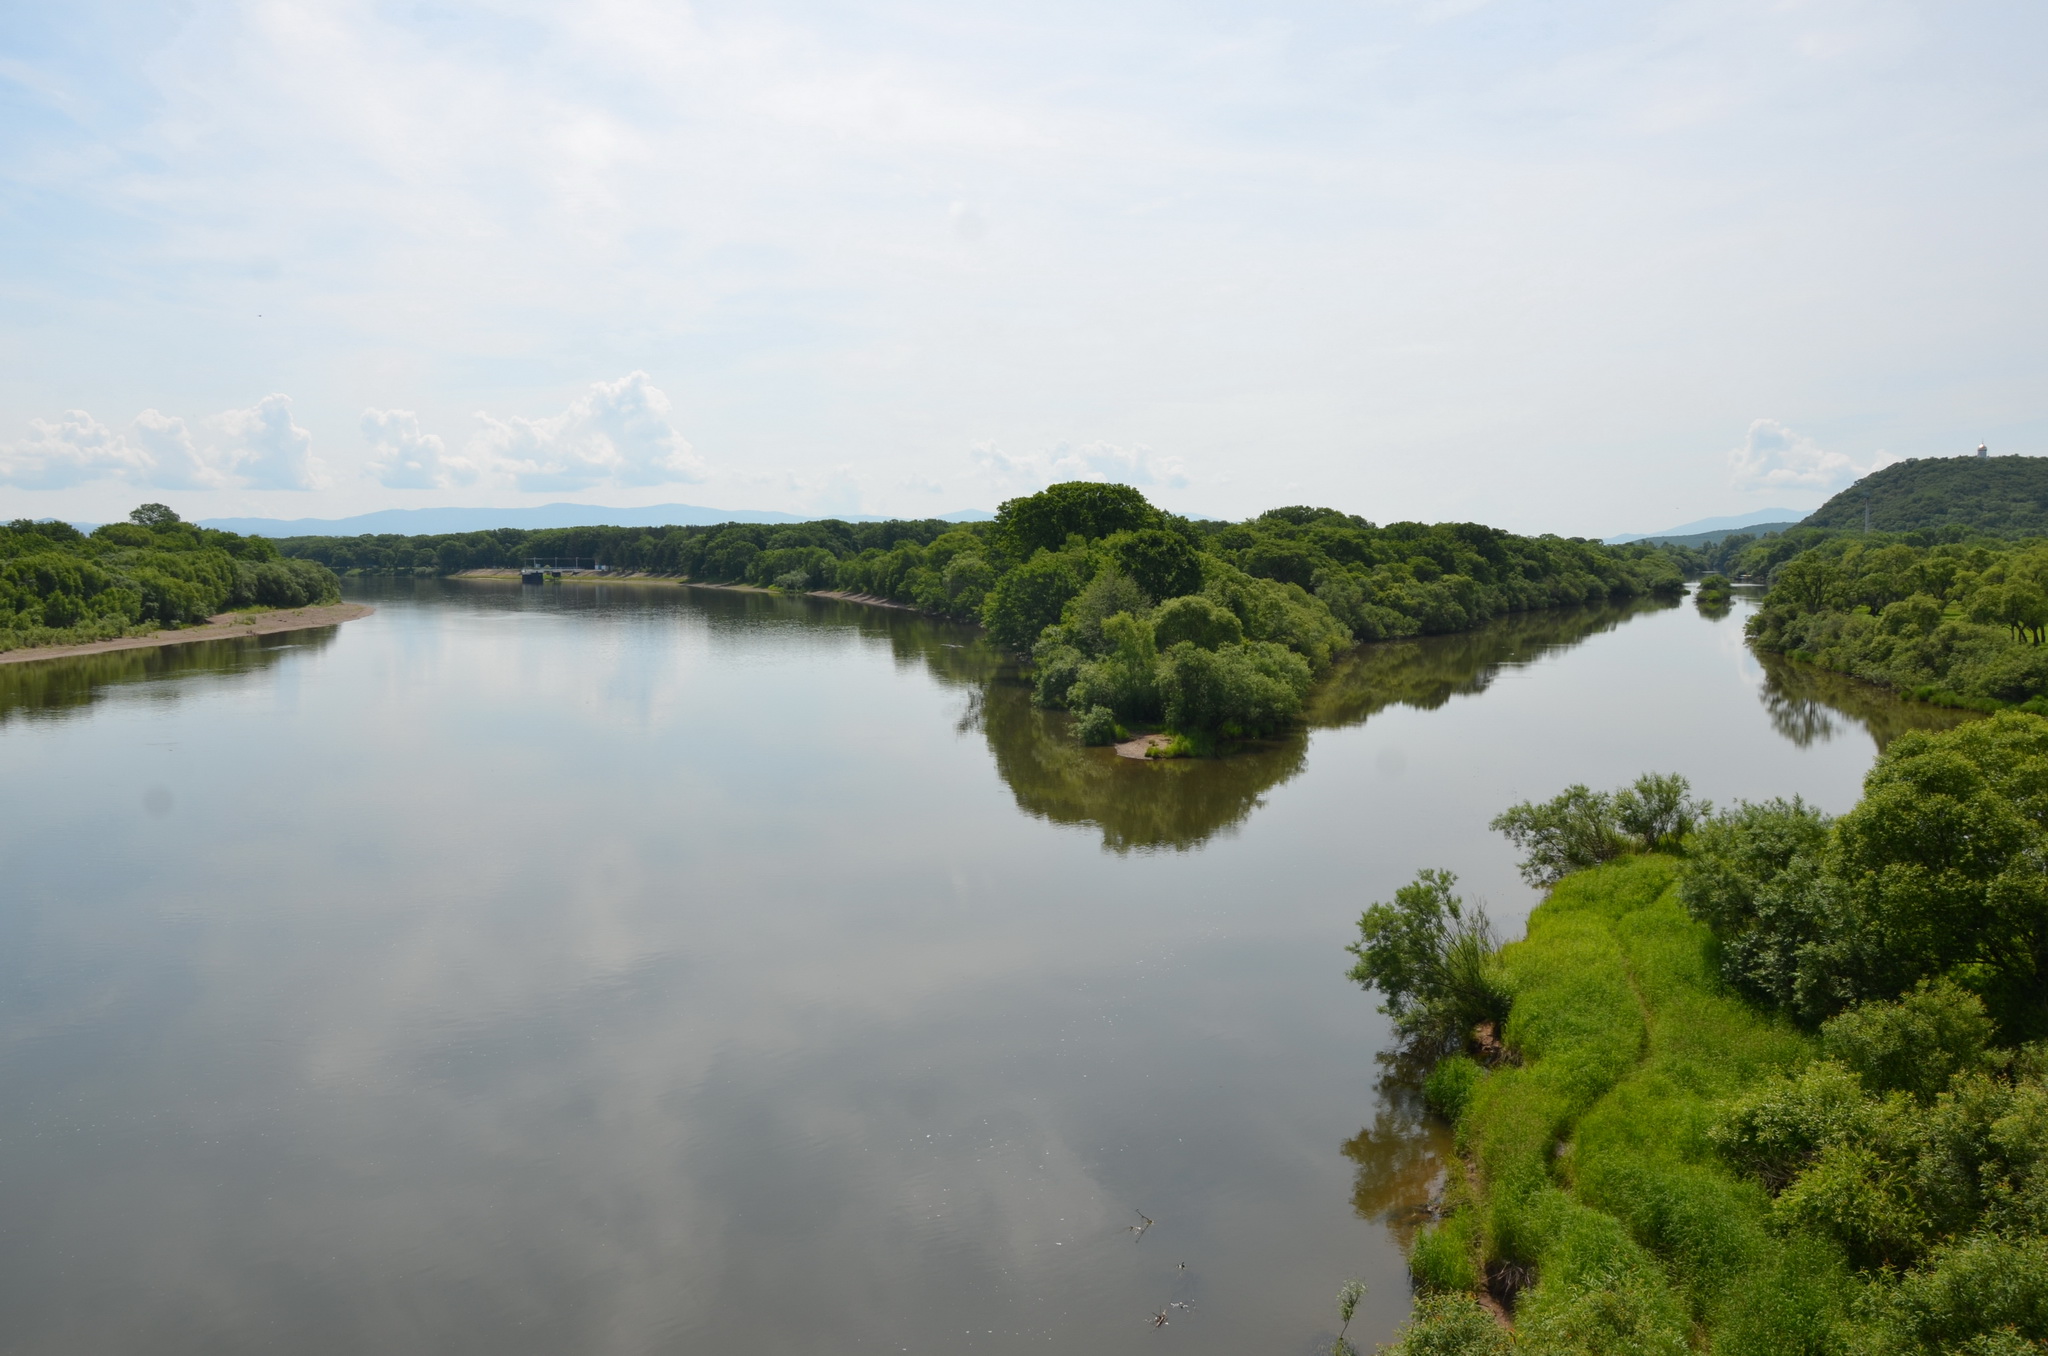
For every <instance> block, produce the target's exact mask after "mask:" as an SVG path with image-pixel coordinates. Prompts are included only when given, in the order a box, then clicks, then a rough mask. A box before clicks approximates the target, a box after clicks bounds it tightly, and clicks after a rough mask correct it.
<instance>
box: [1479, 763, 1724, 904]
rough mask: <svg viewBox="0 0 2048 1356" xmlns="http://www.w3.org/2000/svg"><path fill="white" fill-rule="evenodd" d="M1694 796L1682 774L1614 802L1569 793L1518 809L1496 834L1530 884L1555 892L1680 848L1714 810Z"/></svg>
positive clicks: (1501, 820) (1636, 787)
mask: <svg viewBox="0 0 2048 1356" xmlns="http://www.w3.org/2000/svg"><path fill="white" fill-rule="evenodd" d="M1690 790H1691V787H1690V785H1689V784H1688V783H1687V782H1686V780H1685V778H1683V777H1680V776H1678V775H1677V774H1675V773H1674V774H1671V775H1668V776H1659V775H1657V774H1655V773H1646V774H1644V775H1643V776H1641V777H1638V778H1637V779H1636V780H1635V783H1634V784H1633V785H1631V786H1628V787H1624V788H1623V789H1622V790H1620V791H1617V792H1614V793H1612V794H1608V793H1603V792H1596V791H1592V790H1589V789H1587V788H1586V787H1584V786H1568V787H1566V788H1565V789H1564V790H1563V791H1562V792H1560V793H1558V794H1557V795H1556V796H1553V797H1552V798H1551V799H1549V800H1547V801H1540V802H1539V801H1524V802H1522V803H1521V804H1520V805H1513V806H1510V807H1509V808H1507V809H1506V810H1503V811H1502V812H1501V813H1500V814H1498V815H1496V816H1495V817H1494V820H1493V824H1492V828H1493V830H1494V831H1495V832H1496V833H1502V834H1506V835H1507V839H1508V841H1509V842H1511V843H1513V844H1514V845H1515V846H1516V847H1518V848H1520V849H1521V850H1522V852H1523V857H1522V879H1524V880H1526V881H1528V882H1529V883H1530V884H1531V885H1551V884H1554V883H1556V882H1557V881H1559V880H1561V879H1563V878H1564V877H1565V876H1567V875H1569V874H1570V873H1572V872H1574V871H1583V870H1585V869H1586V868H1587V867H1590V866H1598V865H1599V864H1600V863H1602V862H1605V861H1610V860H1612V859H1613V858H1615V857H1618V856H1620V855H1621V854H1623V853H1625V852H1629V851H1632V850H1636V851H1643V852H1655V851H1657V850H1659V849H1661V848H1675V847H1677V846H1678V844H1679V842H1680V840H1681V839H1683V838H1684V837H1685V835H1687V834H1688V833H1690V832H1692V829H1693V826H1694V825H1695V824H1696V823H1697V822H1698V821H1699V820H1700V818H1701V817H1702V816H1704V815H1705V814H1707V813H1709V812H1710V811H1711V810H1712V808H1713V807H1711V806H1709V805H1707V804H1706V803H1704V802H1702V801H1695V800H1693V799H1692V798H1691V797H1690V796H1689V795H1688V794H1687V793H1688V792H1689V791H1690Z"/></svg>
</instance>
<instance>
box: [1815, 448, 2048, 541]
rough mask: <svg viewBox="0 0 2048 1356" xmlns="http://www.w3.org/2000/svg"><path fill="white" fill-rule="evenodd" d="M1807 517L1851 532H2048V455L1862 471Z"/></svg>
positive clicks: (1929, 461) (1928, 460) (1936, 460)
mask: <svg viewBox="0 0 2048 1356" xmlns="http://www.w3.org/2000/svg"><path fill="white" fill-rule="evenodd" d="M1866 509H1868V510H1869V519H1868V522H1867V524H1866V521H1865V517H1864V511H1865V510H1866ZM1804 521H1805V525H1806V526H1808V527H1822V528H1834V529H1838V530H1849V531H1862V530H1863V528H1864V527H1865V526H1868V527H1869V528H1870V529H1871V530H1872V531H1875V532H1915V531H1928V530H1933V529H1939V528H1944V527H1961V528H1965V529H1967V530H1969V531H1971V532H1978V533H1988V534H1991V535H1994V536H2002V537H2040V536H2048V457H1925V458H1920V459H1918V460H1914V461H1902V462H1899V463H1897V464H1896V465H1893V466H1887V467H1885V468H1884V469H1883V470H1881V471H1874V472H1872V473H1871V474H1870V475H1867V476H1865V477H1864V478H1863V479H1861V480H1859V481H1857V482H1856V483H1855V484H1854V485H1851V486H1850V487H1849V488H1848V489H1846V490H1843V491H1842V492H1841V493H1840V494H1838V495H1836V496H1835V497H1834V498H1832V499H1830V500H1828V501H1827V502H1826V503H1825V504H1822V505H1821V506H1820V507H1819V508H1817V509H1815V510H1814V511H1813V512H1812V513H1811V514H1808V515H1807V517H1806V519H1805V520H1804Z"/></svg>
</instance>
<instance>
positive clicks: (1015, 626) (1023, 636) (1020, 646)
mask: <svg viewBox="0 0 2048 1356" xmlns="http://www.w3.org/2000/svg"><path fill="white" fill-rule="evenodd" d="M1092 564H1093V562H1092V560H1090V559H1089V558H1088V557H1087V556H1086V555H1085V554H1084V553H1081V552H1074V551H1041V552H1039V553H1038V554H1037V555H1035V556H1033V557H1032V558H1031V559H1029V560H1027V561H1025V562H1024V563H1023V564H1022V565H1019V566H1018V567H1017V568H1016V569H1014V570H1010V571H1008V572H1007V573H1005V574H1004V575H1003V576H1002V577H1001V578H1000V579H998V580H997V581H996V585H995V587H994V588H992V589H990V590H989V594H988V599H987V601H986V602H984V603H983V604H982V611H981V621H982V625H984V626H986V627H987V628H988V634H989V638H990V639H991V640H993V641H995V643H996V644H998V645H1000V646H1002V647H1003V648H1004V649H1008V650H1017V651H1024V650H1029V649H1030V648H1031V647H1032V645H1033V644H1034V643H1036V642H1037V640H1038V637H1039V633H1040V632H1042V631H1044V630H1045V629H1046V628H1047V627H1048V626H1051V625H1053V624H1054V623H1056V622H1058V621H1059V619H1060V615H1061V614H1062V613H1063V612H1064V611H1065V610H1066V606H1067V603H1068V602H1069V601H1070V600H1072V599H1073V598H1074V597H1075V596H1076V595H1077V594H1079V593H1080V592H1081V590H1082V588H1084V587H1085V586H1086V585H1087V583H1088V581H1089V578H1090V577H1091V576H1092V574H1093V569H1092V568H1091V567H1092Z"/></svg>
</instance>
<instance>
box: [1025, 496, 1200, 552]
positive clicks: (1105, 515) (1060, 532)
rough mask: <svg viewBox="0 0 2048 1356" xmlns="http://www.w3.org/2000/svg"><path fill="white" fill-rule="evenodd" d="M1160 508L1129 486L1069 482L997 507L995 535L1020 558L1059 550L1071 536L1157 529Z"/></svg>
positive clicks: (1094, 537) (1087, 537)
mask: <svg viewBox="0 0 2048 1356" xmlns="http://www.w3.org/2000/svg"><path fill="white" fill-rule="evenodd" d="M1160 518H1161V515H1160V513H1159V510H1158V509H1155V508H1153V507H1152V505H1150V504H1148V503H1146V502H1145V496H1144V495H1142V494H1140V493H1138V491H1136V490H1134V489H1132V488H1131V487H1130V486H1128V485H1104V484H1098V483H1096V482H1094V481H1088V480H1070V481H1067V482H1065V483H1064V484H1060V485H1049V486H1047V487H1046V488H1045V489H1043V490H1040V491H1039V492H1038V493H1037V494H1029V495H1025V496H1023V497H1022V498H1019V499H1010V500H1006V501H1004V502H1003V503H1002V504H1000V505H999V506H997V508H996V521H995V535H996V537H997V538H998V539H999V540H1001V541H1003V542H1005V543H1006V544H1007V545H1008V546H1009V548H1010V549H1011V550H1012V551H1013V552H1014V553H1015V554H1016V555H1017V556H1019V557H1020V558H1023V557H1029V556H1030V555H1031V554H1032V553H1033V552H1035V551H1056V550H1058V549H1060V548H1061V547H1062V546H1064V545H1065V544H1066V542H1067V539H1068V538H1069V537H1079V538H1081V539H1082V540H1083V541H1095V540H1097V539H1098V538H1102V537H1107V536H1109V535H1111V534H1112V533H1116V532H1126V531H1132V530H1134V529H1139V528H1149V527H1154V526H1156V525H1157V524H1158V523H1159V522H1160Z"/></svg>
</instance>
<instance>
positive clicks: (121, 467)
mask: <svg viewBox="0 0 2048 1356" xmlns="http://www.w3.org/2000/svg"><path fill="white" fill-rule="evenodd" d="M28 426H29V430H30V434H29V437H28V438H27V439H25V440H24V441H22V442H18V443H10V444H9V445H7V446H6V447H5V448H0V482H4V483H5V484H8V485H18V486H20V487H21V488H23V489H30V490H56V489H63V488H64V487H66V486H70V485H77V484H81V483H83V482H85V481H88V480H126V481H129V482H130V483H133V484H145V483H149V482H148V481H147V480H146V476H147V473H148V471H149V469H150V462H149V454H148V453H146V452H144V451H143V450H142V449H141V448H139V447H137V446H136V445H135V444H134V443H133V442H131V441H129V439H128V437H127V435H126V434H123V433H117V432H116V431H114V430H113V429H110V428H108V427H107V426H106V425H105V424H102V423H101V422H100V421H99V420H97V419H95V418H93V417H92V416H91V415H90V414H87V413H86V412H85V411H84V410H67V411H65V413H64V417H63V418H61V419H59V420H57V421H55V422H54V423H53V422H50V421H48V420H44V419H31V420H29V424H28Z"/></svg>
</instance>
